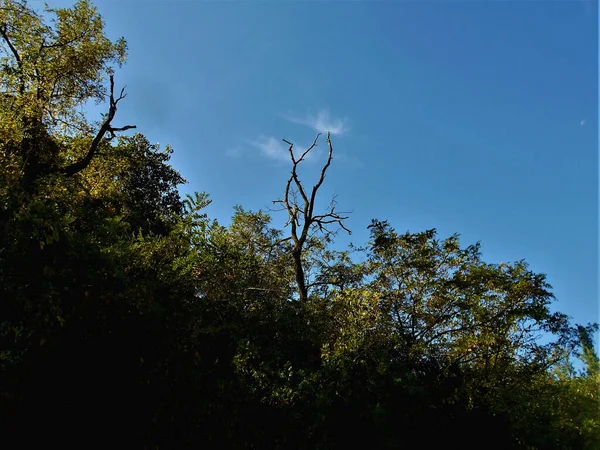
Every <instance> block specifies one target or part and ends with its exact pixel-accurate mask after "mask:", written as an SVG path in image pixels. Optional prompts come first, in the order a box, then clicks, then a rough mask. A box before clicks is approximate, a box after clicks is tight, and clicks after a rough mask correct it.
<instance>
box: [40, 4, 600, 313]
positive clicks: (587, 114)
mask: <svg viewBox="0 0 600 450" xmlns="http://www.w3.org/2000/svg"><path fill="white" fill-rule="evenodd" d="M35 3H36V2H33V4H35ZM39 3H41V2H39ZM70 3H71V2H65V1H60V2H58V4H70ZM53 4H55V5H56V4H57V3H56V2H54V3H53ZM97 5H98V7H99V10H100V12H101V14H102V15H103V16H104V18H105V20H106V23H107V29H108V33H109V35H110V36H111V37H115V38H116V37H119V36H121V35H123V36H124V37H125V38H126V39H127V41H128V43H129V48H130V57H129V61H128V63H127V65H126V66H124V67H123V69H122V70H119V71H118V72H117V75H116V82H117V84H119V85H121V84H126V85H127V91H128V93H129V96H128V98H127V99H126V100H125V101H124V102H122V104H121V105H122V106H121V105H120V106H121V108H120V110H119V113H118V118H117V120H116V121H115V123H116V124H117V125H119V124H125V123H135V124H137V125H138V128H139V131H141V132H143V133H145V134H146V135H147V136H148V137H149V138H150V140H151V141H153V142H160V143H161V144H171V145H172V146H173V147H174V149H175V155H174V159H173V162H174V166H175V167H176V168H177V169H179V170H180V171H181V172H182V173H183V175H184V176H185V177H186V178H187V179H188V180H189V181H190V184H189V186H187V187H186V190H199V191H206V192H208V193H209V194H210V195H211V197H212V199H213V202H214V203H213V204H212V205H211V207H210V208H209V213H210V214H211V216H213V217H215V218H218V219H219V220H220V221H222V222H224V223H227V222H228V220H229V218H230V216H231V215H232V213H233V209H232V207H233V206H234V205H236V204H241V205H243V206H244V207H245V208H247V209H254V210H257V209H259V208H265V207H267V206H269V205H270V201H271V200H273V199H275V198H277V197H279V196H280V195H281V194H282V190H283V187H284V183H285V180H286V177H287V175H288V168H289V164H288V163H287V161H286V160H285V153H282V152H285V147H282V146H281V144H280V140H281V138H287V139H289V140H293V141H294V142H296V143H298V144H299V145H305V144H307V143H309V142H311V140H312V139H313V137H314V134H315V131H316V129H319V130H320V129H321V128H323V127H329V128H330V129H331V130H332V131H336V134H335V135H334V136H333V143H334V146H335V155H337V156H338V157H337V158H336V159H335V160H334V164H333V166H332V168H331V171H330V174H329V176H328V178H327V180H326V184H325V186H324V189H323V197H322V198H321V201H322V205H323V206H326V204H327V203H328V201H329V196H330V195H331V194H332V193H333V192H336V193H337V194H338V200H339V207H340V208H341V209H352V210H353V211H354V212H353V214H352V217H351V219H350V220H349V221H348V225H349V226H350V227H351V228H352V230H353V231H354V233H353V235H352V237H351V239H350V240H351V241H352V242H354V243H357V244H362V243H364V242H365V241H366V239H367V237H368V233H367V230H366V227H367V225H368V224H369V223H370V220H371V219H372V218H379V219H387V220H389V221H390V223H391V224H392V225H393V226H394V227H395V228H396V229H397V230H399V231H405V230H407V229H409V230H411V231H420V230H424V229H426V228H433V227H435V228H437V229H438V231H439V232H440V235H441V236H442V237H445V236H448V235H450V234H452V233H454V232H458V233H460V234H461V239H462V242H463V243H464V244H470V243H474V242H475V241H481V242H482V251H483V254H484V258H485V259H486V260H487V261H489V262H499V261H515V260H518V259H521V258H525V259H526V260H527V261H528V262H529V263H530V265H531V268H532V269H533V270H535V271H538V272H544V273H546V274H548V279H549V282H550V283H551V284H552V285H553V286H554V292H555V294H556V296H557V298H558V303H557V304H556V308H557V309H560V310H561V311H563V312H566V313H568V314H570V315H572V316H573V317H574V319H575V320H576V321H578V322H588V321H596V320H598V319H599V317H598V168H599V167H598V44H597V43H598V8H597V3H596V2H595V1H577V0H570V1H485V0H480V1H445V2H442V1H437V2H431V1H427V2H425V1H410V2H407V1H388V2H380V1H364V2H356V1H336V2H320V1H310V2H309V1H306V2H304V1H295V2H286V1H281V2H274V1H235V2H232V1H192V0H190V1H150V0H148V1H143V0H137V1H127V0H124V1H123V0H120V1H118V2H117V1H113V0H110V1H109V0H104V1H103V0H100V1H98V2H97ZM323 146H324V143H323V145H322V147H323ZM282 156H283V158H282ZM321 156H323V155H322V154H321ZM319 162H320V160H319V159H318V158H315V159H314V160H312V161H309V162H308V163H307V167H306V169H307V172H306V175H305V176H304V178H303V179H304V181H305V182H306V183H309V182H310V181H311V180H310V175H311V174H313V172H314V170H315V168H317V167H318V164H319ZM281 219H282V218H281ZM340 242H342V243H346V242H348V239H347V238H342V239H341V240H340Z"/></svg>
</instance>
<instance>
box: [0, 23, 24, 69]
mask: <svg viewBox="0 0 600 450" xmlns="http://www.w3.org/2000/svg"><path fill="white" fill-rule="evenodd" d="M0 35H1V36H2V38H3V39H4V41H5V42H6V43H7V44H8V47H9V48H10V51H11V52H12V54H13V56H14V57H15V59H16V61H17V65H18V66H19V68H20V67H21V56H19V52H18V51H17V49H16V48H15V46H14V45H13V43H12V42H11V41H10V38H9V37H8V26H7V24H5V23H4V24H2V26H0Z"/></svg>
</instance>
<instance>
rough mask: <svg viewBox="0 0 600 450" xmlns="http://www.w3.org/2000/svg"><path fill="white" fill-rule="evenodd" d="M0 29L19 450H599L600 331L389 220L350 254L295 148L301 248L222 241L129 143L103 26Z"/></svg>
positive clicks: (338, 220) (6, 426)
mask: <svg viewBox="0 0 600 450" xmlns="http://www.w3.org/2000/svg"><path fill="white" fill-rule="evenodd" d="M0 5H1V9H0V42H1V44H2V46H1V48H2V55H1V56H2V60H1V66H0V89H1V95H2V100H1V102H0V160H1V162H0V411H1V412H2V417H1V420H2V422H1V423H2V425H3V427H2V428H3V433H2V440H3V441H4V443H5V444H6V443H7V442H8V443H13V444H11V445H8V446H7V447H5V448H13V447H18V448H21V447H23V448H27V447H28V446H29V445H30V444H33V443H36V442H43V443H44V444H50V443H57V444H60V445H61V446H62V447H71V446H78V447H80V448H89V447H107V448H110V447H123V448H181V447H192V446H194V447H198V448H293V449H304V448H305V449H315V448H316V449H319V448H322V449H337V448H349V447H354V446H356V445H358V446H362V447H366V448H381V449H384V448H413V447H422V448H434V447H435V446H437V445H440V444H443V445H449V446H454V447H457V448H488V447H494V448H496V447H497V448H522V449H538V448H539V449H597V448H600V417H599V406H600V405H599V402H598V394H599V387H600V365H599V362H598V358H597V356H596V353H595V351H594V348H593V343H592V338H593V334H594V332H595V330H596V326H595V325H587V326H574V325H572V324H571V323H570V321H569V320H568V318H567V317H565V316H564V315H562V314H558V313H554V312H552V310H551V309H550V306H551V302H552V300H553V296H552V293H551V291H550V286H549V285H548V284H547V282H546V280H545V277H544V275H542V274H537V273H533V272H532V271H530V270H529V269H528V266H527V264H526V263H525V262H524V261H519V262H516V263H513V264H489V263H486V262H484V261H483V260H482V257H481V254H480V251H479V247H478V245H467V246H465V245H461V243H460V242H459V239H458V237H457V236H451V237H448V238H441V237H438V235H437V234H436V231H435V230H426V231H424V232H420V233H400V232H397V231H396V230H394V228H393V227H392V226H391V225H390V224H388V223H387V222H386V221H381V220H373V222H372V225H371V226H370V232H371V239H370V241H369V242H367V243H366V244H365V245H364V247H363V248H351V249H349V250H348V251H339V250H334V249H333V248H332V246H331V243H332V239H333V237H334V234H333V233H332V232H331V231H335V229H334V228H330V227H332V226H336V227H338V228H339V227H340V226H341V227H342V228H345V226H344V222H343V221H344V218H345V216H343V215H341V214H338V213H337V212H336V211H335V209H334V205H332V207H331V209H330V210H328V211H325V212H324V213H321V212H319V211H316V210H314V209H313V205H314V198H315V196H317V195H318V189H319V187H320V184H321V183H322V182H323V179H324V178H323V176H322V177H321V179H320V180H318V182H317V183H316V184H315V186H314V187H312V186H311V187H310V189H309V188H308V187H306V188H305V187H304V186H303V185H302V183H301V182H300V180H299V177H298V171H297V169H298V168H299V166H300V164H301V163H302V161H303V157H304V155H305V154H306V152H304V150H303V151H300V152H298V151H296V150H295V149H294V148H293V146H292V145H291V144H290V157H291V165H292V175H291V176H290V180H289V182H288V184H287V186H284V187H282V190H283V189H284V188H285V195H284V196H283V197H282V200H280V201H279V202H277V204H279V205H280V206H282V209H283V210H284V211H285V212H286V213H287V214H288V216H289V222H288V227H289V230H290V233H289V234H288V233H286V232H285V230H277V229H274V228H273V227H272V226H271V223H270V218H269V216H268V215H267V214H265V213H264V212H260V211H259V212H251V211H246V210H244V209H242V208H238V209H236V212H235V215H234V217H233V219H232V223H231V225H229V226H227V227H225V226H222V225H220V224H219V223H217V222H216V221H214V220H211V219H210V218H209V217H207V216H206V215H205V214H203V208H204V207H205V206H206V205H208V203H209V200H208V196H207V195H206V194H196V195H195V196H191V197H187V198H182V197H181V196H180V194H179V192H178V186H179V185H181V184H182V183H184V180H183V179H182V177H181V176H180V175H179V173H178V172H177V171H175V170H174V169H173V168H172V167H171V166H170V165H169V156H170V153H171V149H169V148H166V149H164V150H161V149H160V148H159V147H158V146H157V145H153V144H151V143H150V142H149V141H148V139H147V138H145V137H144V136H143V135H142V134H135V135H131V136H125V135H123V134H121V133H120V132H122V131H125V130H128V129H130V128H132V127H131V126H120V127H119V126H116V125H114V124H113V122H114V121H116V120H118V114H117V106H118V104H119V102H120V101H121V100H123V98H124V93H123V92H122V91H121V92H120V94H119V95H117V94H118V93H119V90H118V89H116V88H115V80H113V69H112V67H113V66H115V65H117V66H118V65H119V64H121V63H122V62H123V61H124V60H125V58H126V45H125V42H124V41H123V40H120V41H117V42H112V41H110V40H109V39H108V38H107V37H106V36H105V34H104V31H103V22H102V20H101V18H100V17H99V15H98V14H97V12H96V10H95V9H94V7H93V6H92V5H91V4H90V3H88V2H86V1H80V2H78V3H77V4H76V5H75V6H73V7H72V8H68V9H48V10H47V11H46V12H44V13H38V12H35V11H34V10H32V9H31V8H30V7H29V6H28V5H27V4H26V3H24V2H22V1H17V0H2V1H1V2H0ZM51 18H52V19H53V21H51V20H50V19H51ZM90 101H100V102H102V101H104V102H107V113H106V115H105V116H104V117H103V118H102V120H101V121H100V122H99V123H93V122H91V121H89V120H88V118H86V117H85V115H83V114H81V112H80V108H79V107H80V106H81V105H82V104H85V103H86V102H90ZM315 142H317V141H315ZM326 143H327V145H328V147H329V150H330V156H331V152H333V144H332V143H331V141H330V140H329V137H327V140H326ZM307 151H310V149H308V150H307ZM330 162H331V158H330V159H329V160H328V161H327V164H326V165H325V166H324V167H323V172H322V174H323V175H324V174H325V172H326V170H327V168H328V165H329V163H330ZM274 196H275V195H274ZM286 230H287V228H286ZM577 359H579V361H580V362H579V363H576V361H577ZM486 441H487V442H486ZM15 444H17V445H15Z"/></svg>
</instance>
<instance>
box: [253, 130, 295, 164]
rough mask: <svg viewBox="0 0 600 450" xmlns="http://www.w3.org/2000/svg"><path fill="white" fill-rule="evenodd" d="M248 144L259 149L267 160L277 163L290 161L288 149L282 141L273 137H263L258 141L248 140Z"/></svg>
mask: <svg viewBox="0 0 600 450" xmlns="http://www.w3.org/2000/svg"><path fill="white" fill-rule="evenodd" d="M246 142H247V143H248V144H249V145H251V146H252V147H254V148H256V149H258V150H259V151H260V153H261V154H262V155H263V156H266V157H267V158H270V159H274V160H277V161H286V160H288V159H289V153H288V147H287V146H286V145H285V143H284V142H283V141H281V139H275V138H274V137H272V136H269V137H265V136H261V137H260V138H258V139H257V140H248V141H246Z"/></svg>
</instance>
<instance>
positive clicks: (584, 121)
mask: <svg viewBox="0 0 600 450" xmlns="http://www.w3.org/2000/svg"><path fill="white" fill-rule="evenodd" d="M586 122H587V121H586V120H585V119H583V120H582V121H581V122H579V125H581V126H584V125H585V124H586Z"/></svg>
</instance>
